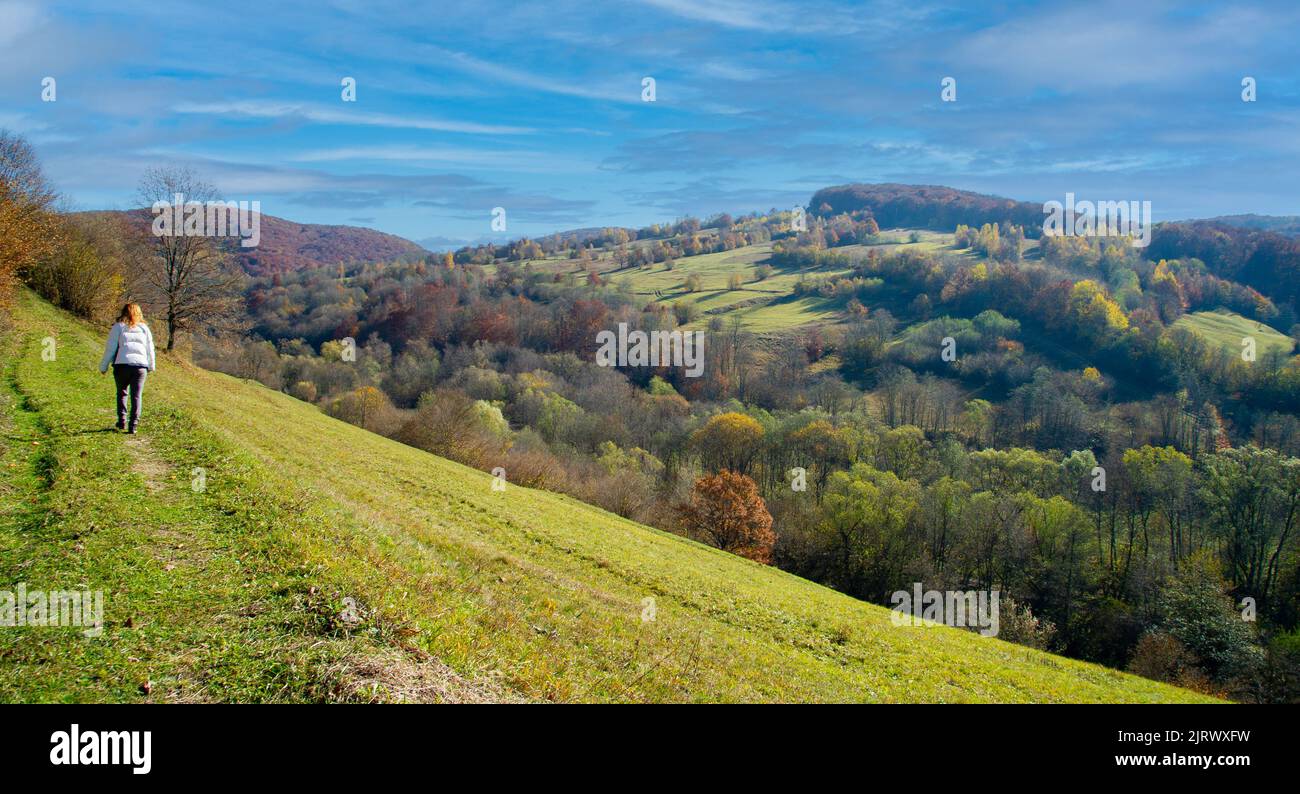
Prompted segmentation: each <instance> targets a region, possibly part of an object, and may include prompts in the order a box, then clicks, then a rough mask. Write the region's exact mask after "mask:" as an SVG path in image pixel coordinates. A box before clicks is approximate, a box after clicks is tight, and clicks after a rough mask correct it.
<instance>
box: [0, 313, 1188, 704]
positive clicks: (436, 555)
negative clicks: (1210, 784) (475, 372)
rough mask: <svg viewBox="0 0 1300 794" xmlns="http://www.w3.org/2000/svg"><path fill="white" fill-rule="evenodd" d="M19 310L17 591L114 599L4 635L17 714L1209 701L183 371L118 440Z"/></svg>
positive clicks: (2, 464) (95, 348) (5, 431)
mask: <svg viewBox="0 0 1300 794" xmlns="http://www.w3.org/2000/svg"><path fill="white" fill-rule="evenodd" d="M16 311H17V317H16V320H17V322H16V323H15V324H14V326H13V328H14V329H15V330H12V331H10V332H9V334H8V336H7V337H5V338H4V339H3V340H2V344H3V345H4V350H5V354H6V355H5V356H4V358H3V360H4V361H5V362H6V364H5V377H4V379H3V383H2V385H0V438H2V439H3V444H4V446H3V457H2V458H0V493H2V494H3V495H4V501H3V509H0V579H3V581H5V582H20V581H22V582H27V583H29V584H30V586H31V587H32V588H35V587H37V586H40V587H43V588H46V589H55V588H63V589H71V588H83V587H84V588H88V589H92V590H95V589H102V590H103V592H104V597H105V604H106V606H105V627H104V632H103V635H102V636H100V637H97V638H86V637H83V636H82V635H81V633H80V632H79V631H78V630H76V629H73V628H19V629H10V630H6V631H4V632H0V658H3V659H4V660H5V664H3V665H0V700H4V701H211V700H216V701H230V700H240V701H244V700H254V701H320V700H352V701H375V700H416V701H481V700H550V701H610V700H617V701H871V702H889V701H928V702H933V701H1016V702H1021V701H1036V702H1044V701H1107V702H1109V701H1126V702H1127V701H1201V700H1205V698H1203V697H1201V696H1199V695H1196V694H1194V693H1192V692H1189V691H1185V690H1181V689H1178V688H1175V687H1171V686H1168V685H1165V684H1160V683H1156V682H1153V681H1149V680H1145V679H1142V678H1137V677H1134V676H1131V675H1127V674H1124V673H1120V672H1117V671H1114V670H1110V669H1106V668H1103V667H1099V666H1097V665H1092V664H1087V663H1083V662H1078V661H1073V660H1070V659H1065V658H1062V657H1058V656H1053V655H1050V654H1047V653H1042V652H1039V651H1035V650H1032V649H1028V648H1024V647H1020V646H1017V645H1012V644H1008V643H1005V642H1002V641H999V640H995V639H985V638H982V637H980V636H978V635H976V634H974V633H971V632H966V631H961V630H957V629H949V628H944V627H927V628H902V627H894V626H892V625H891V621H890V613H889V611H887V610H886V609H884V608H881V607H877V606H873V605H869V604H866V603H863V602H860V601H857V600H855V599H852V598H850V597H848V596H845V595H842V594H839V593H836V592H834V591H832V590H829V589H827V588H824V587H821V586H818V585H815V584H812V583H810V582H808V581H805V580H803V579H799V578H797V577H795V576H792V575H790V574H787V573H783V572H781V571H779V570H776V569H774V568H771V567H766V566H761V565H758V564H755V563H752V562H749V561H746V560H743V559H740V558H738V557H735V556H732V555H729V554H726V553H723V552H720V551H717V550H714V549H711V548H708V547H705V546H702V545H700V544H697V543H694V542H691V541H688V540H684V539H682V538H680V537H677V536H674V535H671V534H667V533H664V532H660V531H657V530H653V529H650V528H648V527H645V526H641V525H638V524H634V523H632V522H629V521H627V520H624V519H621V518H619V517H617V516H614V515H612V514H609V513H606V512H603V511H601V510H598V509H596V508H593V507H590V506H588V505H585V504H582V503H580V502H576V501H574V500H572V499H569V498H566V497H562V496H558V495H555V494H551V493H548V492H543V491H534V490H530V489H526V488H521V487H517V486H514V485H507V487H506V488H505V490H503V491H499V490H494V489H493V487H492V486H493V478H492V477H490V476H489V475H487V474H484V473H481V472H478V471H475V470H472V469H469V468H466V467H463V466H460V465H458V464H455V463H451V462H449V461H446V460H443V459H440V458H437V457H434V456H432V455H429V454H427V453H424V452H421V451H419V450H416V449H413V448H410V447H406V446H403V445H401V444H398V443H396V442H394V441H390V440H388V439H385V438H382V437H379V436H376V435H372V434H369V433H367V432H365V431H363V430H361V429H359V428H356V427H353V426H351V425H347V424H344V423H342V422H339V421H335V420H333V419H330V418H328V417H326V416H324V415H323V414H321V413H320V412H319V411H318V410H317V409H315V408H314V407H312V406H311V405H309V404H306V403H302V402H299V401H296V400H294V399H292V398H290V397H288V396H286V395H284V394H281V393H279V392H275V391H271V390H268V389H266V388H263V387H261V386H258V385H256V384H253V383H250V382H244V381H240V380H236V379H233V378H230V377H228V376H225V375H220V374H215V373H211V372H207V371H204V370H201V369H198V368H196V367H193V366H191V365H189V364H188V363H185V362H183V361H180V360H177V359H174V358H170V357H164V358H163V359H162V360H160V366H159V370H158V372H157V373H156V374H155V375H153V376H151V377H150V380H149V384H148V387H147V392H146V407H145V411H146V413H145V418H144V422H143V424H142V429H141V434H140V435H138V436H135V437H127V436H122V435H119V434H117V433H114V432H112V431H111V430H109V429H108V428H109V427H110V426H111V424H112V420H113V417H112V402H111V387H110V386H109V384H108V382H107V381H106V380H105V379H104V378H102V377H101V376H99V374H98V373H97V372H96V371H95V369H94V365H95V364H96V362H97V361H98V357H99V353H100V346H101V343H102V342H101V339H100V333H99V331H98V330H97V329H92V328H89V327H88V326H86V325H85V324H83V323H80V322H78V321H74V320H72V319H70V318H69V317H68V316H66V315H64V314H62V313H60V312H58V311H57V310H55V309H53V308H52V307H50V306H49V305H48V304H46V303H44V302H42V301H40V300H39V299H38V298H36V297H35V296H34V295H32V294H31V293H28V292H24V293H22V294H21V295H20V296H19V302H18V306H17V309H16ZM49 340H54V341H53V344H51V342H50V341H49ZM50 350H54V351H56V355H54V356H53V357H51V356H49V355H48V354H47V355H42V353H43V352H46V351H50ZM47 359H51V360H47Z"/></svg>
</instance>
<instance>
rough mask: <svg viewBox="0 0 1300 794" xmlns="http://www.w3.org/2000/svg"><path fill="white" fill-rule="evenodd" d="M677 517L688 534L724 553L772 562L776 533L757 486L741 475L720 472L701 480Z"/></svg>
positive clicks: (697, 482) (679, 510)
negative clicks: (773, 530)
mask: <svg viewBox="0 0 1300 794" xmlns="http://www.w3.org/2000/svg"><path fill="white" fill-rule="evenodd" d="M677 514H678V516H679V517H680V518H681V521H682V525H683V526H684V527H685V528H686V531H687V533H688V534H689V535H690V536H691V537H693V538H695V539H697V540H702V541H704V542H705V543H708V544H709V545H712V546H716V547H718V548H720V549H722V550H723V551H729V552H731V553H732V554H737V555H740V556H741V557H746V558H748V559H751V560H754V561H755V562H761V563H764V564H768V563H770V562H771V561H772V547H773V546H774V545H776V534H775V533H773V532H772V515H771V514H770V513H768V512H767V505H766V504H764V503H763V497H762V496H759V494H758V485H757V484H755V482H754V481H753V480H751V479H749V478H748V477H746V476H745V475H743V474H737V473H736V472H733V471H722V472H719V473H717V474H714V475H712V476H710V477H701V478H699V479H698V480H696V481H695V485H694V487H693V488H692V489H691V500H690V501H689V502H687V503H685V504H683V505H680V506H678V508H677Z"/></svg>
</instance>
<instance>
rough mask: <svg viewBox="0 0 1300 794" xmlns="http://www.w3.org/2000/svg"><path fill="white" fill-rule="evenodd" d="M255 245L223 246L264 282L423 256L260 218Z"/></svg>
mask: <svg viewBox="0 0 1300 794" xmlns="http://www.w3.org/2000/svg"><path fill="white" fill-rule="evenodd" d="M85 214H88V215H92V214H93V215H110V216H118V217H120V218H122V219H123V220H125V221H128V222H131V223H132V225H135V226H137V227H138V228H141V229H143V230H145V231H147V230H148V228H149V226H150V225H151V224H152V218H153V216H152V214H151V213H150V212H149V211H147V210H127V211H118V210H104V211H98V212H93V213H85ZM259 224H260V230H259V231H260V236H261V240H260V242H259V244H258V246H257V247H256V248H243V247H241V246H240V245H239V241H238V240H236V239H234V238H226V239H225V240H223V243H224V247H225V249H226V250H227V252H228V253H229V254H230V256H232V257H233V258H234V260H235V261H236V262H237V263H238V265H239V266H240V268H242V269H243V271H244V272H245V273H248V274H249V275H251V276H269V275H274V274H275V273H286V272H293V271H297V270H303V269H306V268H313V267H320V266H323V265H349V264H362V263H368V262H409V261H416V260H419V259H423V258H424V257H425V256H427V255H428V254H429V251H428V250H427V249H425V248H424V247H423V246H420V245H419V244H417V243H413V242H411V241H410V240H407V239H406V238H404V237H398V236H397V235H394V234H387V233H385V232H379V231H375V230H374V229H366V228H364V227H360V226H337V225H327V224H319V223H297V222H295V221H290V220H285V219H284V218H277V217H275V216H274V215H267V214H265V213H262V215H261V218H260V220H259Z"/></svg>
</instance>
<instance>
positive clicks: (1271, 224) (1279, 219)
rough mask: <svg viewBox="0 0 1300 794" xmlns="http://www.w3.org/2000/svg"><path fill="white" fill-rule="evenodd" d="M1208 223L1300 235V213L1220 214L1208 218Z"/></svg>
mask: <svg viewBox="0 0 1300 794" xmlns="http://www.w3.org/2000/svg"><path fill="white" fill-rule="evenodd" d="M1205 220H1206V222H1207V223H1218V224H1223V225H1224V226H1235V227H1237V228H1239V229H1256V230H1258V231H1261V232H1273V233H1274V234H1281V235H1285V236H1287V237H1300V215H1256V214H1254V213H1249V214H1246V215H1220V216H1219V217H1217V218H1206V219H1205Z"/></svg>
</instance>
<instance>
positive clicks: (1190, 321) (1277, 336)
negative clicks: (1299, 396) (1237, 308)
mask: <svg viewBox="0 0 1300 794" xmlns="http://www.w3.org/2000/svg"><path fill="white" fill-rule="evenodd" d="M1174 327H1175V328H1187V329H1189V330H1191V331H1194V332H1195V333H1197V334H1200V335H1201V336H1203V337H1205V338H1206V339H1207V340H1208V341H1210V342H1211V343H1212V344H1214V345H1217V346H1218V347H1221V348H1223V349H1224V350H1226V351H1228V352H1229V353H1231V354H1232V355H1234V356H1239V355H1241V352H1242V350H1243V349H1244V348H1243V347H1242V345H1241V340H1242V339H1245V338H1246V337H1252V338H1254V340H1255V356H1256V358H1257V359H1258V358H1261V357H1263V356H1264V354H1266V353H1268V352H1269V351H1272V350H1279V351H1281V352H1282V353H1286V354H1290V353H1291V352H1292V350H1293V349H1294V348H1295V341H1294V340H1292V339H1291V337H1289V336H1287V335H1286V334H1283V333H1281V332H1280V331H1277V330H1275V329H1273V328H1270V327H1269V326H1267V325H1264V324H1263V323H1261V322H1257V321H1255V320H1251V319H1249V318H1246V317H1242V316H1241V315H1240V314H1237V313H1235V312H1230V311H1228V310H1227V309H1216V310H1214V311H1208V312H1192V313H1191V314H1184V315H1183V316H1182V317H1179V318H1178V320H1177V321H1175V322H1174Z"/></svg>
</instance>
